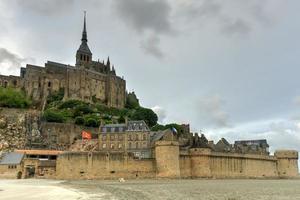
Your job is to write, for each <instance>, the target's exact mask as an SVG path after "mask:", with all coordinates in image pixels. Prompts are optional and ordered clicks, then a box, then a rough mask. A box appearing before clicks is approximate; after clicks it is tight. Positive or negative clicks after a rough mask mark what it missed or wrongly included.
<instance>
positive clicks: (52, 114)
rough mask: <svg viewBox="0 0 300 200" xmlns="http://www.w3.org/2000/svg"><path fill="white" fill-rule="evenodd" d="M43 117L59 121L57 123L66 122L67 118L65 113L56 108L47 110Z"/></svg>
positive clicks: (49, 120) (50, 120)
mask: <svg viewBox="0 0 300 200" xmlns="http://www.w3.org/2000/svg"><path fill="white" fill-rule="evenodd" d="M43 118H44V119H45V120H46V121H47V122H57V123H63V122H65V118H64V116H63V114H62V113H60V112H59V111H55V110H46V111H45V112H44V114H43Z"/></svg>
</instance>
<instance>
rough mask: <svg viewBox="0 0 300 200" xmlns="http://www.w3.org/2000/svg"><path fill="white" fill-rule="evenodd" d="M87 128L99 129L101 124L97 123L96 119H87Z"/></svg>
mask: <svg viewBox="0 0 300 200" xmlns="http://www.w3.org/2000/svg"><path fill="white" fill-rule="evenodd" d="M84 125H85V126H89V127H98V126H99V123H98V122H97V120H96V119H94V118H87V119H86V120H85V123H84Z"/></svg>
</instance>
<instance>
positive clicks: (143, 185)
mask: <svg viewBox="0 0 300 200" xmlns="http://www.w3.org/2000/svg"><path fill="white" fill-rule="evenodd" d="M0 199H1V200H2V199H3V200H15V199H20V200H21V199H22V200H29V199H30V200H36V199H39V200H40V199H42V200H52V199H53V200H54V199H55V200H60V199H63V200H71V199H72V200H96V199H100V200H101V199H108V200H123V199H130V200H131V199H133V200H135V199H139V200H152V199H153V200H161V199H170V200H177V199H178V200H182V199H187V200H189V199H190V200H194V199H195V200H196V199H197V200H252V199H253V200H300V180H131V181H126V182H125V183H119V182H118V181H65V182H62V181H53V180H35V179H31V180H0Z"/></svg>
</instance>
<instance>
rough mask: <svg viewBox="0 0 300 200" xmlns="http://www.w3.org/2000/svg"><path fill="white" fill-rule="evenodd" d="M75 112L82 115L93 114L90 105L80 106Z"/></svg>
mask: <svg viewBox="0 0 300 200" xmlns="http://www.w3.org/2000/svg"><path fill="white" fill-rule="evenodd" d="M75 112H81V113H82V114H89V113H93V109H92V108H91V107H90V106H89V105H88V104H80V105H78V106H76V108H75Z"/></svg>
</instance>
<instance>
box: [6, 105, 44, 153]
mask: <svg viewBox="0 0 300 200" xmlns="http://www.w3.org/2000/svg"><path fill="white" fill-rule="evenodd" d="M32 116H37V111H32V110H23V109H8V108H0V152H5V151H13V150H14V149H22V148H25V146H26V143H27V141H28V131H33V132H34V134H33V135H35V136H36V135H39V134H38V131H37V130H36V129H37V128H36V127H35V126H34V127H33V128H32V130H28V129H29V128H30V126H28V125H27V122H28V119H29V118H32Z"/></svg>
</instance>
